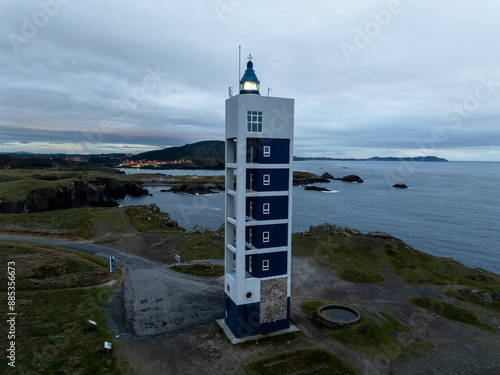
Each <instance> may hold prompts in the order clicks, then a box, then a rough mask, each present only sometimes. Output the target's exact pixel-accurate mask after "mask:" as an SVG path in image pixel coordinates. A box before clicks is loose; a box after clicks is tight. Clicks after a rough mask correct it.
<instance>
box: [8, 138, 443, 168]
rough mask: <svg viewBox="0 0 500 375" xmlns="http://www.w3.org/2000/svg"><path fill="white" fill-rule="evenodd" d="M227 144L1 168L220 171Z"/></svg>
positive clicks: (16, 157) (36, 158)
mask: <svg viewBox="0 0 500 375" xmlns="http://www.w3.org/2000/svg"><path fill="white" fill-rule="evenodd" d="M224 154H225V144H224V141H218V140H215V141H201V142H196V143H191V144H186V145H184V146H178V147H167V148H164V149H162V150H153V151H147V152H143V153H140V154H99V155H80V154H33V153H25V152H16V153H5V154H2V155H0V167H1V166H2V165H3V164H6V165H9V166H10V167H11V168H32V167H36V166H37V165H39V164H44V163H45V164H46V163H49V164H50V163H51V164H56V163H57V164H60V163H63V164H64V162H65V163H66V164H72V163H73V164H74V163H80V164H84V165H91V166H103V167H114V168H140V169H218V170H223V169H224V166H225V161H224ZM293 160H294V161H308V160H322V161H332V160H333V161H410V162H447V161H448V160H446V159H443V158H438V157H436V156H417V157H392V156H390V157H378V156H374V157H371V158H365V159H353V158H330V157H298V156H294V157H293Z"/></svg>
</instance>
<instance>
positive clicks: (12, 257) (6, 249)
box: [0, 241, 122, 291]
mask: <svg viewBox="0 0 500 375" xmlns="http://www.w3.org/2000/svg"><path fill="white" fill-rule="evenodd" d="M7 262H15V264H16V290H17V291H34V290H47V289H64V288H76V287H87V286H91V285H99V284H104V283H106V282H108V281H110V280H113V279H115V278H117V277H120V276H121V272H122V271H121V269H118V271H117V272H116V273H115V274H111V273H109V264H108V262H107V261H106V260H104V259H100V258H97V257H94V256H91V255H88V254H83V253H78V252H76V251H72V250H68V249H60V248H55V247H50V246H43V245H34V244H27V243H19V242H5V241H0V264H7ZM0 284H2V285H7V273H6V272H5V273H2V274H1V275H0Z"/></svg>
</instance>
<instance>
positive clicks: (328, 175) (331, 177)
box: [321, 172, 334, 180]
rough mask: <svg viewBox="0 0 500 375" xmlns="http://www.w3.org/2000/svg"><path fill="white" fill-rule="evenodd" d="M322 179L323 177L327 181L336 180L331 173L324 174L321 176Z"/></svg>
mask: <svg viewBox="0 0 500 375" xmlns="http://www.w3.org/2000/svg"><path fill="white" fill-rule="evenodd" d="M321 177H323V178H327V179H329V180H333V179H334V177H333V176H332V175H331V174H330V173H328V172H325V173H323V174H322V175H321Z"/></svg>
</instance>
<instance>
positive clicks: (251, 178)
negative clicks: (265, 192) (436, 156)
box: [250, 173, 253, 190]
mask: <svg viewBox="0 0 500 375" xmlns="http://www.w3.org/2000/svg"><path fill="white" fill-rule="evenodd" d="M250 190H253V173H250Z"/></svg>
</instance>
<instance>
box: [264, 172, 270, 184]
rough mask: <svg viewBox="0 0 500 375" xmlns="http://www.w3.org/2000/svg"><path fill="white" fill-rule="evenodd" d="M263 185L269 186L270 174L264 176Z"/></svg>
mask: <svg viewBox="0 0 500 375" xmlns="http://www.w3.org/2000/svg"><path fill="white" fill-rule="evenodd" d="M264 185H271V175H270V174H265V175H264Z"/></svg>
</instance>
